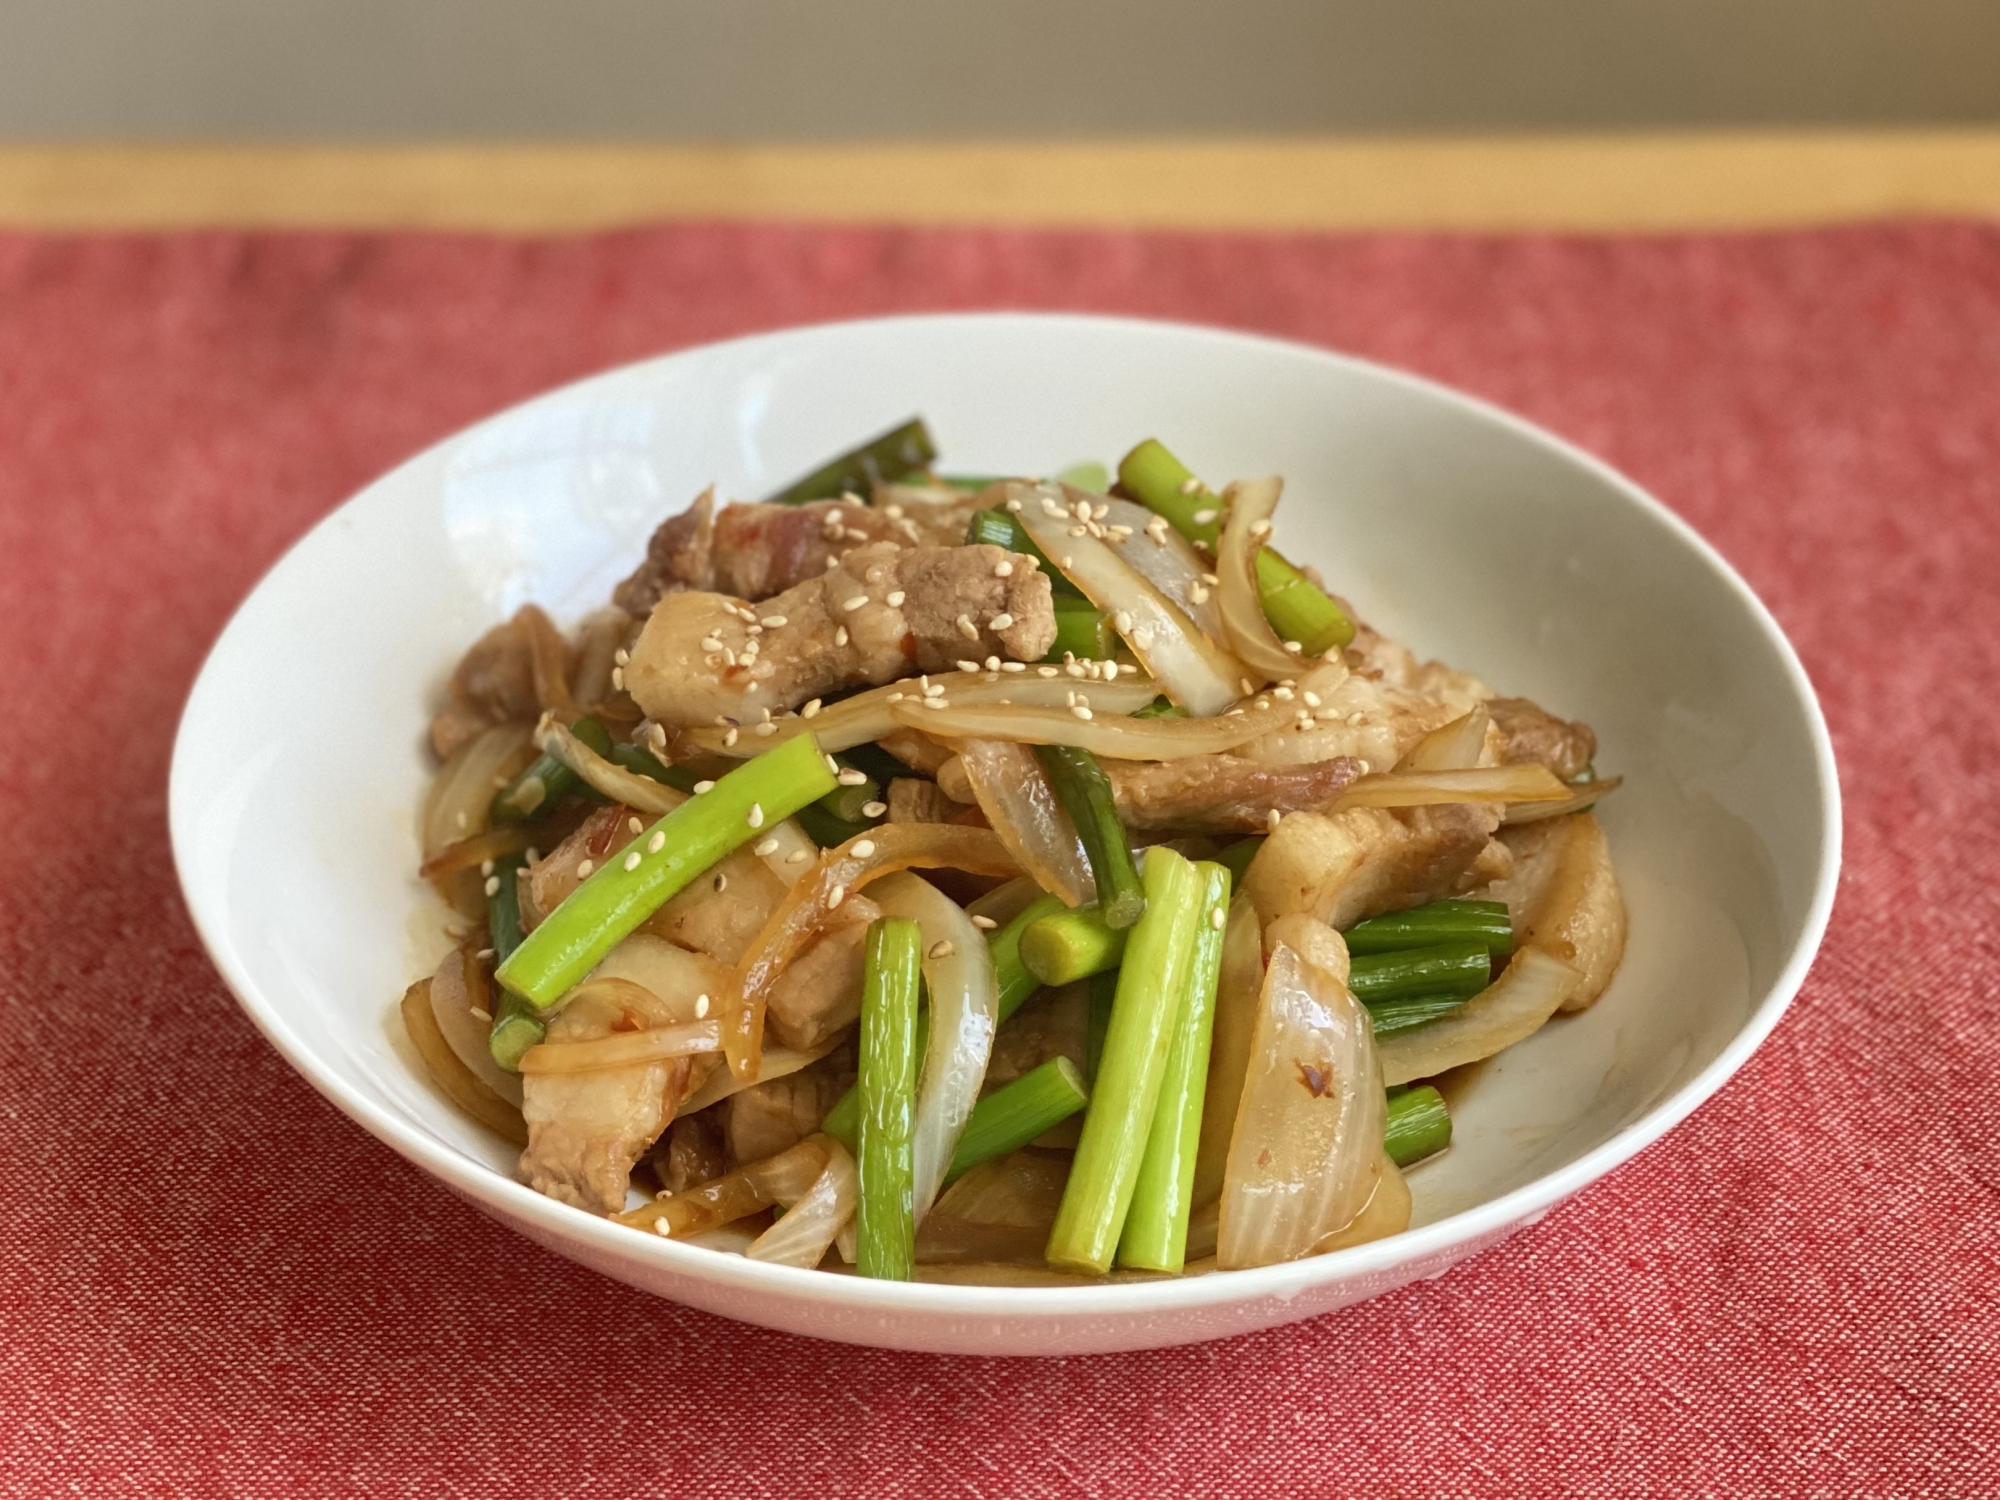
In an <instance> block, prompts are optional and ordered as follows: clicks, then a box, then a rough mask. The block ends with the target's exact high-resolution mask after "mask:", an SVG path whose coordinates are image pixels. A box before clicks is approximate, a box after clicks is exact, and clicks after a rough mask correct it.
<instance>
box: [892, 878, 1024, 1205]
mask: <svg viewBox="0 0 2000 1500" xmlns="http://www.w3.org/2000/svg"><path fill="white" fill-rule="evenodd" d="M868 894H869V898H870V899H871V900H872V901H874V903H875V904H876V905H877V906H879V907H881V908H882V910H883V912H884V913H885V914H887V915H889V916H892V917H911V918H914V919H915V921H916V923H917V925H918V926H919V927H920V928H922V929H923V934H924V961H923V962H924V984H925V986H926V987H927V988H928V989H929V991H930V1018H931V1020H930V1042H929V1043H928V1045H927V1047H926V1049H925V1052H924V1060H923V1068H922V1071H921V1072H920V1073H919V1075H918V1078H917V1123H916V1139H915V1157H916V1161H915V1167H914V1171H913V1182H912V1191H911V1195H910V1202H911V1206H912V1208H913V1210H914V1211H915V1214H916V1219H917V1222H918V1223H919V1224H921V1223H923V1220H924V1215H925V1214H926V1213H928V1212H929V1211H930V1206H931V1201H932V1200H933V1199H935V1198H936V1197H937V1195H938V1189H939V1188H941V1187H943V1186H944V1174H945V1171H946V1169H948V1168H949V1167H950V1166H951V1153H952V1151H953V1150H954V1149H955V1148H956V1147H957V1145H958V1137H959V1132H961V1131H962V1130H964V1129H965V1121H966V1117H967V1116H969V1115H970V1114H971V1113H972V1106H973V1105H975V1104H977V1103H978V1102H979V1086H980V1085H981V1084H982V1083H983V1082H985V1080H986V1063H987V1060H988V1059H989V1058H990V1057H991V1056H992V1055H993V1032H994V1029H995V1028H996V1027H997V1026H998V1025H999V1024H1000V987H999V983H998V981H997V980H996V979H995V977H994V973H993V955H992V951H991V950H990V949H989V948H988V947H987V946H986V934H985V933H983V932H981V931H980V930H979V929H978V928H977V927H975V926H973V924H972V918H971V917H969V916H967V915H966V914H965V911H964V909H963V908H962V907H960V906H959V904H958V903H957V902H956V901H953V900H952V899H951V898H950V897H949V896H947V895H945V894H944V893H943V892H942V891H940V890H939V889H938V888H937V887H936V886H934V885H932V884H931V883H930V882H929V881H928V880H925V879H923V878H922V877H921V876H917V875H908V874H898V875H891V876H889V877H888V878H887V879H885V880H882V881H880V882H878V883H877V884H875V885H874V886H872V887H871V888H870V890H869V893H868Z"/></svg>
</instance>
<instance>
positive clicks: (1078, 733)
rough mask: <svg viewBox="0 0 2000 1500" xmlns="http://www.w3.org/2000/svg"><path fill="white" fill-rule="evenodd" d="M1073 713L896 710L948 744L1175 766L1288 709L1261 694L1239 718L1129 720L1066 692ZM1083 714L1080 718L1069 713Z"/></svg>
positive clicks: (1225, 745)
mask: <svg viewBox="0 0 2000 1500" xmlns="http://www.w3.org/2000/svg"><path fill="white" fill-rule="evenodd" d="M1071 687H1072V689H1073V690H1074V691H1075V693H1076V696H1077V700H1078V701H1077V703H1076V704H1075V705H1070V706H1064V707H1060V708H1029V707H1025V706H1023V705H1021V704H1019V703H1015V704H1013V705H1011V706H1007V707H996V708H968V707H964V706H962V705H961V704H960V703H959V702H958V701H957V700H955V699H954V700H952V702H951V704H950V706H949V707H947V708H942V709H936V710H929V711H927V710H924V709H921V708H917V707H915V706H914V705H907V706H906V705H904V704H897V705H896V712H897V714H898V715H899V717H900V718H901V720H902V722H905V723H908V724H912V725H916V724H921V725H922V727H923V728H924V729H926V730H928V731H929V732H930V733H932V734H935V735H943V736H945V737H947V738H953V739H989V740H1015V741H1018V742H1019V743H1021V744H1024V745H1078V746H1081V747H1082V748H1083V749H1085V750H1088V751H1090V752H1091V753H1092V754H1094V755H1104V756H1109V757H1110V758H1111V759H1113V760H1180V759H1182V758H1183V757H1185V756H1189V755H1213V754H1215V753H1217V752H1219V751H1223V750H1234V749H1235V748H1236V747H1237V746H1239V745H1247V744H1249V743H1250V742H1251V741H1252V740H1255V739H1259V738H1261V737H1263V736H1264V735H1267V734H1271V733H1273V732H1274V731H1276V730H1279V729H1282V728H1283V727H1284V726H1285V725H1286V724H1288V723H1290V722H1291V720H1292V706H1291V705H1290V704H1287V703H1281V702H1279V701H1278V700H1276V699H1275V698H1272V697H1271V696H1270V695H1269V694H1262V695H1260V696H1258V697H1256V698H1254V699H1252V700H1250V702H1249V703H1248V704H1246V705H1245V706H1244V709H1243V712H1242V713H1240V714H1239V713H1233V712H1232V713H1225V714H1219V715H1217V716H1216V717H1214V718H1211V719H1180V718H1153V719H1135V718H1133V717H1131V716H1130V715H1129V714H1112V713H1105V712H1103V711H1102V704H1101V702H1100V700H1099V695H1098V690H1097V689H1095V688H1092V687H1090V686H1088V685H1082V684H1074V683H1073V684H1071ZM1078 708H1082V709H1086V710H1088V712H1089V714H1090V717H1089V718H1087V719H1086V718H1084V717H1082V716H1081V715H1080V714H1078V712H1077V709H1078Z"/></svg>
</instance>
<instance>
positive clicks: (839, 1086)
mask: <svg viewBox="0 0 2000 1500" xmlns="http://www.w3.org/2000/svg"><path fill="white" fill-rule="evenodd" d="M850 1051H851V1049H850ZM853 1081H854V1059H853V1057H852V1056H851V1055H845V1054H843V1052H842V1050H841V1049H838V1048H836V1049H835V1050H834V1051H832V1052H830V1053H828V1054H827V1055H826V1056H825V1057H823V1058H821V1059H820V1060H819V1061H818V1062H816V1063H814V1064H812V1066H810V1067H807V1068H801V1069H800V1070H799V1071H798V1072H796V1073H787V1074H786V1075H785V1076H784V1077H783V1078H772V1079H767V1080H766V1081H765V1082H763V1083H756V1084H752V1085H751V1086H750V1087H749V1088H747V1089H743V1090H741V1091H740V1092H738V1093H734V1094H731V1095H730V1096H729V1097H728V1098H727V1099H725V1100H723V1101H722V1103H721V1104H720V1105H719V1106H718V1108H720V1109H721V1111H722V1118H723V1130H724V1133H725V1134H726V1135H727V1137H728V1140H729V1150H730V1154H731V1155H732V1156H733V1157H735V1159H736V1162H737V1164H738V1165H739V1166H747V1165H748V1164H749V1163H751V1162H756V1161H763V1160H765V1159H766V1158H767V1157H772V1156H776V1155H777V1154H778V1153H779V1152H780V1151H787V1150H790V1149H791V1148H792V1147H793V1146H796V1145H797V1144H798V1143H799V1142H800V1141H802V1140H804V1139H805V1138H806V1137H807V1136H809V1135H811V1134H812V1133H813V1132H814V1131H815V1130H817V1129H819V1125H820V1121H822V1120H824V1119H825V1118H826V1112H827V1111H828V1110H830V1109H832V1108H833V1106H834V1105H835V1104H837V1103H838V1102H839V1101H840V1096H841V1095H842V1094H844V1093H846V1092H847V1088H848V1085H849V1084H851V1083H852V1082H853Z"/></svg>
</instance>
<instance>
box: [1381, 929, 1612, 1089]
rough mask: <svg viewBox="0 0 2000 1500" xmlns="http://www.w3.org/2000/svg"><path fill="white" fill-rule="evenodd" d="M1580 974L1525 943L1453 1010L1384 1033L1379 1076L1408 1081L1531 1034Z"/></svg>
mask: <svg viewBox="0 0 2000 1500" xmlns="http://www.w3.org/2000/svg"><path fill="white" fill-rule="evenodd" d="M1582 982H1583V975H1582V974H1581V973H1579V972H1578V971H1577V970H1576V969H1574V968H1572V967H1571V966H1570V965H1568V964H1566V963H1564V962H1563V961H1562V960H1561V959H1559V958H1557V957H1556V956H1555V955H1554V954H1553V953H1549V952H1547V951H1545V950H1543V949H1541V948H1535V947H1526V948H1522V949H1521V950H1520V951H1519V952H1517V953H1516V954H1515V955H1514V957H1513V959H1512V960H1511V961H1510V962H1509V963H1508V965H1507V969H1506V972H1505V973H1503V974H1502V975H1501V976H1500V977H1499V979H1498V980H1496V981H1495V982H1494V983H1492V984H1490V985H1488V986H1487V987H1486V988H1485V989H1483V990H1481V991H1480V992H1479V993H1478V994H1476V995H1474V996H1473V997H1472V998H1471V999H1470V1000H1468V1001H1466V1002H1465V1004H1463V1005H1461V1006H1459V1008H1458V1009H1457V1010H1454V1011H1451V1012H1449V1013H1448V1014H1446V1015H1444V1016H1442V1017H1441V1018H1439V1019H1438V1020H1435V1021H1431V1022H1428V1023H1426V1024H1425V1025H1422V1026H1419V1027H1416V1028H1414V1029H1413V1030H1410V1031H1399V1032H1396V1033H1394V1034H1393V1035H1390V1036H1386V1037H1384V1038H1383V1039H1382V1045H1381V1049H1380V1050H1381V1054H1382V1081H1383V1082H1384V1083H1388V1084H1397V1083H1408V1082H1409V1081H1410V1080H1411V1079H1413V1078H1433V1077H1436V1076H1437V1075H1438V1074H1439V1073H1442V1072H1444V1071H1445V1070H1446V1069H1448V1068H1458V1067H1463V1066H1464V1065H1465V1064H1466V1063H1471V1062H1478V1061H1479V1060H1480V1059H1481V1058H1482V1057H1491V1056H1492V1055H1493V1054H1494V1053H1496V1052H1501V1051H1504V1050H1506V1049H1507V1048H1509V1047H1511V1046H1513V1045H1514V1043H1516V1042H1518V1041H1522V1040H1524V1039H1526V1038H1527V1037H1531V1036H1533V1035H1534V1034H1535V1033H1536V1032H1537V1031H1539V1030H1541V1028H1542V1023H1543V1022H1545V1021H1547V1020H1548V1018H1549V1017H1550V1016H1552V1015H1554V1014H1555V1013H1556V1010H1557V1009H1558V1007H1560V1006H1561V1005H1562V1003H1563V1001H1565V1000H1567V999H1568V998H1569V996H1570V993H1571V991H1573V990H1574V989H1575V988H1576V987H1577V986H1578V985H1579V984H1581V983H1582Z"/></svg>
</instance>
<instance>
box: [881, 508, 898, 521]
mask: <svg viewBox="0 0 2000 1500" xmlns="http://www.w3.org/2000/svg"><path fill="white" fill-rule="evenodd" d="M882 514H883V515H885V516H887V517H888V518H889V519H890V520H892V521H900V520H902V519H903V507H902V506H900V505H895V504H890V505H885V506H883V507H882Z"/></svg>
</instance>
